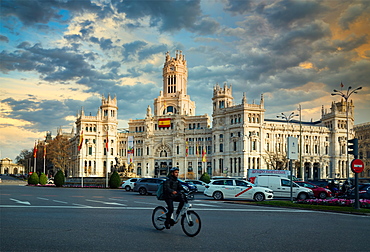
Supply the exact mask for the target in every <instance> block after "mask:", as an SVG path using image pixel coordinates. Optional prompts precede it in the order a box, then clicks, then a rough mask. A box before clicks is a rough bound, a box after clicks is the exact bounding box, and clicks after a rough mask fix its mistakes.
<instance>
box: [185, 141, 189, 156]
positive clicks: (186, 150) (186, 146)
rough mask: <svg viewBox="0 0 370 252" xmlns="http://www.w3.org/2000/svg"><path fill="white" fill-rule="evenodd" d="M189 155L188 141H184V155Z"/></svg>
mask: <svg viewBox="0 0 370 252" xmlns="http://www.w3.org/2000/svg"><path fill="white" fill-rule="evenodd" d="M188 155H189V145H188V141H186V142H185V156H186V157H187V156H188Z"/></svg>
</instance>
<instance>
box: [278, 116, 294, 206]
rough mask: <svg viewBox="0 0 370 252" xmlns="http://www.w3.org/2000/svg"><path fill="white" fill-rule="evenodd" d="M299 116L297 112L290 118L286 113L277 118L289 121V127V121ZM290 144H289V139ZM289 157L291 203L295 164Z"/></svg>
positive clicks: (291, 199)
mask: <svg viewBox="0 0 370 252" xmlns="http://www.w3.org/2000/svg"><path fill="white" fill-rule="evenodd" d="M295 116H298V114H296V113H295V112H292V113H290V114H289V116H286V115H285V114H284V113H281V115H278V116H276V117H277V118H282V119H285V120H286V121H287V124H288V126H289V121H290V120H292V119H293V117H295ZM287 139H288V142H289V138H287ZM287 157H288V162H289V170H290V201H292V202H293V162H292V159H290V157H289V155H287Z"/></svg>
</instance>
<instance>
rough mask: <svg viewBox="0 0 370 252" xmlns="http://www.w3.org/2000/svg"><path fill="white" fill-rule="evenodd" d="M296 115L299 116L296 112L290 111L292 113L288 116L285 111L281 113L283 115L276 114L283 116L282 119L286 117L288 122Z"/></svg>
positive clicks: (279, 116)
mask: <svg viewBox="0 0 370 252" xmlns="http://www.w3.org/2000/svg"><path fill="white" fill-rule="evenodd" d="M295 116H299V115H298V114H295V112H292V113H290V115H288V116H286V115H285V114H284V113H281V115H278V116H276V117H277V118H281V119H284V120H286V121H287V123H288V124H289V122H290V121H291V120H292V119H293V117H295Z"/></svg>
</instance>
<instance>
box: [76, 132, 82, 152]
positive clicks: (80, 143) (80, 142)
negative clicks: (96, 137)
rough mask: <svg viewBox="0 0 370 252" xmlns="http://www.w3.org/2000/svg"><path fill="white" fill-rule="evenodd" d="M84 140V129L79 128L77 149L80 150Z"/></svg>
mask: <svg viewBox="0 0 370 252" xmlns="http://www.w3.org/2000/svg"><path fill="white" fill-rule="evenodd" d="M83 142H84V131H83V130H81V134H80V141H79V142H78V146H77V150H78V151H80V150H81V148H82V144H83Z"/></svg>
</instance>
